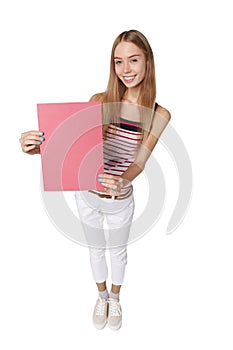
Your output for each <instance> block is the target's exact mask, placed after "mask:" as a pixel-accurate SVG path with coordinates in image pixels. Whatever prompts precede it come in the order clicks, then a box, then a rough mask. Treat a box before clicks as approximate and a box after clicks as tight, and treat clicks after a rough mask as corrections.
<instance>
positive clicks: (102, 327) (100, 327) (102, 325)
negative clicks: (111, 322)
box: [93, 321, 107, 331]
mask: <svg viewBox="0 0 233 350" xmlns="http://www.w3.org/2000/svg"><path fill="white" fill-rule="evenodd" d="M106 324H107V321H106V322H105V323H104V324H101V325H97V324H95V323H94V322H93V325H94V327H95V328H96V329H98V330H99V331H100V330H101V329H104V327H105V326H106Z"/></svg>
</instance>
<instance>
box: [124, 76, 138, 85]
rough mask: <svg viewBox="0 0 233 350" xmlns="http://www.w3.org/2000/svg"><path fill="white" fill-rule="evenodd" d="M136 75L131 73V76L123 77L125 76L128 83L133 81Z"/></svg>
mask: <svg viewBox="0 0 233 350" xmlns="http://www.w3.org/2000/svg"><path fill="white" fill-rule="evenodd" d="M135 77H136V75H130V76H124V77H123V78H124V80H125V82H126V83H131V82H132V81H133V80H134V78H135Z"/></svg>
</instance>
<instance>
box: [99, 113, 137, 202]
mask: <svg viewBox="0 0 233 350" xmlns="http://www.w3.org/2000/svg"><path fill="white" fill-rule="evenodd" d="M141 141H142V132H141V123H140V122H134V121H130V120H127V119H124V118H120V125H119V126H117V125H114V124H109V126H108V128H107V130H106V138H105V140H104V144H103V156H104V172H105V173H106V174H111V175H116V176H121V175H122V174H123V173H124V172H125V171H126V170H127V169H128V167H129V166H130V165H131V164H132V163H133V162H134V160H135V158H136V155H137V151H138V148H139V145H140V143H141ZM132 191H133V186H132V184H131V183H130V184H129V185H128V186H127V187H124V188H123V189H122V190H121V193H120V195H119V196H118V198H121V199H123V198H126V197H128V196H129V195H130V194H131V193H132ZM95 192H96V191H95ZM99 193H101V192H99Z"/></svg>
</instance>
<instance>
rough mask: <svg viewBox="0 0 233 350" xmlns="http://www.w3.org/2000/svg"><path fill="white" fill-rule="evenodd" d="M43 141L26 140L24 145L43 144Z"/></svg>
mask: <svg viewBox="0 0 233 350" xmlns="http://www.w3.org/2000/svg"><path fill="white" fill-rule="evenodd" d="M42 142H43V141H40V139H39V140H33V139H31V140H24V142H23V145H24V146H29V145H41V144H42Z"/></svg>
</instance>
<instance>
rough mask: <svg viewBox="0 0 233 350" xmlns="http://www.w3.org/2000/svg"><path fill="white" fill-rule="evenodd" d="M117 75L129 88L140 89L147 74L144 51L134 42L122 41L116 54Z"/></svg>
mask: <svg viewBox="0 0 233 350" xmlns="http://www.w3.org/2000/svg"><path fill="white" fill-rule="evenodd" d="M114 62H115V73H116V75H117V76H118V78H119V79H120V80H121V81H122V82H123V83H124V85H125V86H126V87H127V88H135V87H138V86H139V84H140V83H141V82H142V81H143V79H144V77H145V73H146V60H145V55H144V53H143V51H142V50H141V49H140V48H139V47H138V46H136V45H135V44H133V43H132V42H127V41H121V42H120V43H119V44H118V45H117V47H116V49H115V52H114Z"/></svg>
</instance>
